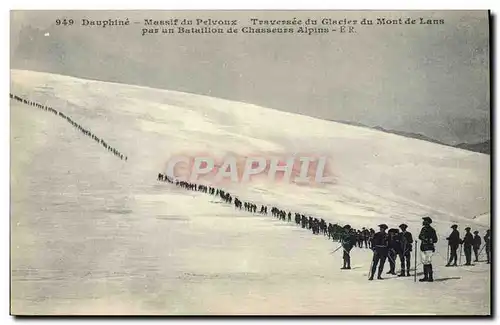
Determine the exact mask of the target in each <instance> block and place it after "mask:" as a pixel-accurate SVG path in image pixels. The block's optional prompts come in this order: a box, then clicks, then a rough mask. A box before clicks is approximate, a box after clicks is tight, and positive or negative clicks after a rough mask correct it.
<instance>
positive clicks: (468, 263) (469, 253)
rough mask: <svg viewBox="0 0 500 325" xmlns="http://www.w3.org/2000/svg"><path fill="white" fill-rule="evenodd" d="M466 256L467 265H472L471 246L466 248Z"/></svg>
mask: <svg viewBox="0 0 500 325" xmlns="http://www.w3.org/2000/svg"><path fill="white" fill-rule="evenodd" d="M464 255H465V265H470V264H471V259H472V251H471V248H470V247H469V246H464Z"/></svg>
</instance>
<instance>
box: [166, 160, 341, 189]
mask: <svg viewBox="0 0 500 325" xmlns="http://www.w3.org/2000/svg"><path fill="white" fill-rule="evenodd" d="M328 164H329V159H328V157H326V156H321V155H289V156H286V155H252V156H239V155H226V156H225V157H223V158H215V157H211V156H210V155H208V154H201V155H176V156H173V157H171V158H170V159H169V160H168V162H167V164H166V168H165V174H166V175H167V176H169V177H171V178H172V179H177V180H179V181H186V182H192V183H195V182H198V181H203V182H207V183H212V184H214V183H221V182H227V181H229V182H239V183H244V182H250V181H253V180H256V179H260V180H266V181H269V182H283V183H295V184H298V185H312V184H327V183H333V182H334V177H333V175H331V172H330V169H329V168H328Z"/></svg>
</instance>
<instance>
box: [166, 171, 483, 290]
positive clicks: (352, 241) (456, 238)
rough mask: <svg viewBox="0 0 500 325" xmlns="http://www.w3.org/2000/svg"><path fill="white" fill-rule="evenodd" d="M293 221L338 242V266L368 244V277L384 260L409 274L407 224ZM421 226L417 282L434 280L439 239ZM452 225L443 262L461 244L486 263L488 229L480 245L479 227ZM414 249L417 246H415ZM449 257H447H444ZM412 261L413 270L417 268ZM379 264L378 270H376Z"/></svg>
mask: <svg viewBox="0 0 500 325" xmlns="http://www.w3.org/2000/svg"><path fill="white" fill-rule="evenodd" d="M157 180H158V181H161V182H168V183H171V184H175V185H176V186H177V187H181V188H184V189H187V190H191V191H198V192H203V193H208V194H210V195H215V196H216V197H219V198H220V199H222V200H223V201H224V202H226V203H229V204H233V201H234V206H235V208H236V209H240V210H241V209H243V208H244V209H245V210H246V211H249V212H253V213H256V212H257V205H256V204H254V203H251V202H245V201H241V200H240V199H239V198H237V197H233V196H232V195H231V194H230V193H229V192H227V191H225V190H222V189H219V188H216V187H212V186H206V185H199V184H195V183H191V182H186V181H179V180H174V179H173V178H171V177H169V176H168V175H165V174H162V173H159V174H158V178H157ZM267 209H268V207H267V206H265V205H262V206H261V208H260V210H259V213H260V214H263V215H267V214H268V213H267V211H268V210H267ZM270 210H271V214H272V216H273V217H275V218H277V219H279V220H282V221H287V222H291V221H292V212H291V211H288V212H287V211H286V210H282V209H279V208H277V207H271V209H270ZM294 216H295V223H296V224H297V225H298V226H300V227H302V228H304V229H308V230H311V231H312V233H313V234H314V235H319V234H322V235H324V236H325V237H328V239H331V240H333V241H338V242H340V246H339V247H338V248H337V249H336V250H335V251H334V252H336V251H337V250H339V249H340V248H342V250H343V262H344V265H343V266H342V268H341V269H343V270H349V269H351V255H350V252H351V250H352V249H353V248H354V247H358V248H369V249H371V250H372V251H373V258H372V263H371V266H370V270H369V271H370V275H369V278H368V279H369V280H373V278H374V275H375V274H377V279H379V280H382V279H383V278H382V273H383V271H384V265H385V262H386V260H388V262H389V271H388V272H387V274H391V275H397V276H398V277H409V276H410V268H411V257H412V251H413V249H414V247H413V244H416V243H417V242H416V241H415V242H414V238H413V235H412V234H411V232H409V231H408V230H407V229H408V225H406V224H404V223H402V224H400V225H399V227H398V228H399V229H397V228H391V229H389V230H387V229H388V228H389V227H388V226H387V225H386V224H380V225H379V226H378V227H379V229H380V231H379V232H377V233H376V232H375V230H374V229H373V228H370V229H368V228H366V227H362V229H361V230H359V229H358V230H356V229H354V228H352V227H351V226H350V225H344V226H341V225H339V224H337V223H335V224H332V223H328V225H327V224H326V222H325V220H324V219H318V218H313V217H311V216H309V217H306V216H305V215H304V214H300V213H297V212H295V213H294ZM422 219H423V222H422V229H421V230H420V233H419V236H418V239H419V240H420V246H419V247H418V249H419V250H420V255H421V261H422V265H423V271H424V277H423V278H422V279H420V280H419V281H420V282H433V281H434V276H433V273H434V272H433V268H432V256H433V254H434V253H435V244H436V243H437V241H438V237H437V234H436V231H435V230H434V228H433V227H432V226H431V224H432V219H431V218H430V217H424V218H422ZM451 228H452V229H453V231H452V233H451V234H450V236H449V237H448V238H447V240H448V250H449V261H448V264H447V265H446V266H457V250H458V247H459V246H461V245H462V244H463V248H464V249H463V250H464V255H465V259H466V263H465V264H464V265H472V264H471V252H472V251H474V254H475V262H478V261H479V260H478V257H479V254H481V252H482V250H483V249H485V251H486V258H487V262H486V263H487V264H490V259H491V232H490V230H489V229H488V230H487V231H486V234H485V236H484V237H483V238H484V245H483V247H482V248H481V237H480V236H479V232H478V231H474V234H475V236H474V237H473V236H472V235H471V234H470V229H471V228H470V227H466V228H465V231H466V234H465V236H464V238H463V239H460V234H459V233H458V231H457V230H456V229H457V228H458V226H457V225H453V226H452V227H451ZM415 249H417V247H415ZM461 255H462V250H461V249H460V256H461ZM398 257H399V261H400V265H401V268H400V269H401V270H400V273H399V274H397V273H396V262H397V260H398ZM447 259H448V257H447ZM452 262H454V263H453V264H452ZM416 266H417V265H415V272H417V270H416ZM377 267H378V270H377Z"/></svg>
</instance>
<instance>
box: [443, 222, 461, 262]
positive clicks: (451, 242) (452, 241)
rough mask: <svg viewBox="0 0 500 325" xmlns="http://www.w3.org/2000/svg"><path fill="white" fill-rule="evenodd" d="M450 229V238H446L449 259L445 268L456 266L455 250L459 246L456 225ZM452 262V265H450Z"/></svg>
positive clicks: (458, 234)
mask: <svg viewBox="0 0 500 325" xmlns="http://www.w3.org/2000/svg"><path fill="white" fill-rule="evenodd" d="M451 228H452V229H453V230H452V231H451V234H450V236H448V238H446V240H447V241H448V246H450V259H449V260H448V264H446V266H457V249H458V246H459V245H460V233H459V232H458V230H457V228H458V226H457V225H453V226H451ZM452 262H453V265H452V264H451V263H452Z"/></svg>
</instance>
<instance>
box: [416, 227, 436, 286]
mask: <svg viewBox="0 0 500 325" xmlns="http://www.w3.org/2000/svg"><path fill="white" fill-rule="evenodd" d="M422 219H423V220H424V221H423V227H422V230H420V235H418V239H420V241H421V243H420V251H421V255H422V256H421V257H422V264H423V269H424V277H423V278H422V279H420V280H419V281H420V282H433V281H434V278H433V276H432V254H433V253H434V252H435V251H436V249H435V247H434V244H435V243H437V241H438V239H437V235H436V230H434V228H432V227H431V223H432V219H431V218H429V217H424V218H422Z"/></svg>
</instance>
